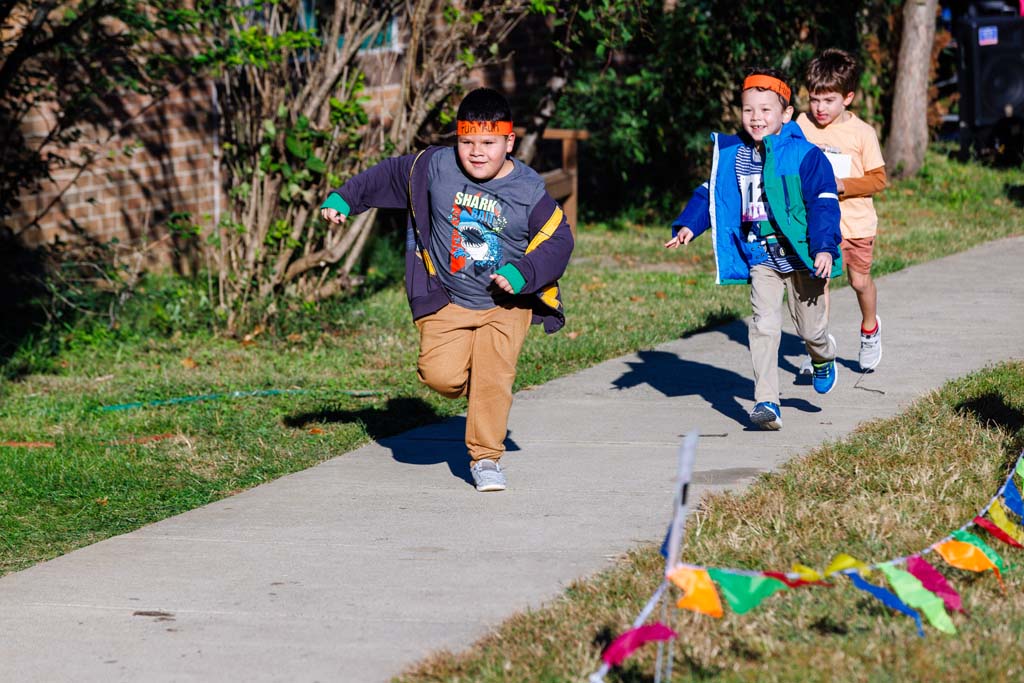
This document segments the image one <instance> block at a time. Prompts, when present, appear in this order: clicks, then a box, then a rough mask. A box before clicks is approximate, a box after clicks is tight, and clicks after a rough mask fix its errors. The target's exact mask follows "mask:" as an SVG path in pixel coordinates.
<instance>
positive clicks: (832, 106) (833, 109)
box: [809, 92, 853, 128]
mask: <svg viewBox="0 0 1024 683" xmlns="http://www.w3.org/2000/svg"><path fill="white" fill-rule="evenodd" d="M809 99H810V102H811V106H810V110H811V119H812V120H813V121H814V122H815V123H816V124H818V126H819V127H821V128H824V127H825V126H827V125H829V124H830V123H832V122H833V121H836V120H838V119H839V117H841V116H842V115H843V112H845V111H846V108H847V107H849V106H850V103H851V102H853V93H852V92H850V93H846V94H845V95H843V94H842V93H838V92H819V93H811V95H810V98H809Z"/></svg>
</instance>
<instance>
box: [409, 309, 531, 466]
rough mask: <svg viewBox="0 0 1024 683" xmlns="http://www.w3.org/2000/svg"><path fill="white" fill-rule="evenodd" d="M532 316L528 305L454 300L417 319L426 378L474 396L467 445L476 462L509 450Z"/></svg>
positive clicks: (447, 391) (443, 389) (437, 387)
mask: <svg viewBox="0 0 1024 683" xmlns="http://www.w3.org/2000/svg"><path fill="white" fill-rule="evenodd" d="M532 317H533V312H532V311H530V309H527V308H502V307H496V308H490V309H487V310H483V311H475V310H471V309H468V308H463V307H462V306H459V305H457V304H448V305H447V306H445V307H444V308H442V309H441V310H439V311H437V312H436V313H432V314H431V315H428V316H424V317H422V318H420V319H419V320H417V321H416V327H417V328H418V329H419V331H420V358H419V363H418V367H417V372H418V374H419V378H420V381H421V382H423V383H424V384H426V385H427V386H428V387H430V388H431V389H433V390H434V391H436V392H438V393H439V394H441V395H442V396H446V397H448V398H459V397H460V396H466V395H467V394H468V395H469V408H468V410H467V412H466V448H467V450H468V451H469V457H470V458H472V459H473V461H474V462H475V461H477V460H484V459H490V460H498V459H499V458H501V456H502V454H503V453H504V452H505V434H506V430H507V428H508V414H509V411H510V410H511V409H512V383H513V382H514V381H515V378H516V361H517V360H518V359H519V351H520V350H521V349H522V347H523V342H524V341H525V340H526V334H527V332H529V331H530V320H531V318H532Z"/></svg>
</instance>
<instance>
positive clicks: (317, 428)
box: [309, 427, 324, 434]
mask: <svg viewBox="0 0 1024 683" xmlns="http://www.w3.org/2000/svg"><path fill="white" fill-rule="evenodd" d="M309 433H310V434H323V433H324V430H322V429H320V428H319V427H313V428H312V429H310V430H309Z"/></svg>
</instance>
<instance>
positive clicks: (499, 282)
mask: <svg viewBox="0 0 1024 683" xmlns="http://www.w3.org/2000/svg"><path fill="white" fill-rule="evenodd" d="M491 282H493V283H494V285H495V286H496V287H498V289H500V290H502V291H505V292H508V293H509V294H515V293H516V290H514V289H512V285H510V284H509V282H508V280H506V279H505V276H504V275H496V274H494V273H491Z"/></svg>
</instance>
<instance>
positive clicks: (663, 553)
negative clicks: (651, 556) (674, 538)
mask: <svg viewBox="0 0 1024 683" xmlns="http://www.w3.org/2000/svg"><path fill="white" fill-rule="evenodd" d="M671 535H672V523H671V522H669V525H668V530H667V531H666V532H665V540H664V541H662V542H661V549H660V550H659V551H658V552H660V553H661V556H662V557H664V558H665V559H666V560H667V559H668V537H669V536H671Z"/></svg>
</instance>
